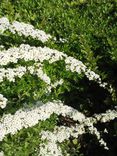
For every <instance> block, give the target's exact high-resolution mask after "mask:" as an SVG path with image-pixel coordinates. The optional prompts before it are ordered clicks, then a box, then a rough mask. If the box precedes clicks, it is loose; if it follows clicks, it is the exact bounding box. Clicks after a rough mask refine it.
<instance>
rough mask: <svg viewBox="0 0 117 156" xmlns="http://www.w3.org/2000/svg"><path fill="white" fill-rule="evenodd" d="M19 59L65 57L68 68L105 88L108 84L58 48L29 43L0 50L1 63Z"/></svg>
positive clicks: (38, 59)
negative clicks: (33, 45)
mask: <svg viewBox="0 0 117 156" xmlns="http://www.w3.org/2000/svg"><path fill="white" fill-rule="evenodd" d="M19 59H24V61H31V60H34V61H36V62H38V61H39V62H41V63H43V61H44V60H48V61H49V63H53V62H56V61H58V60H64V59H65V63H66V69H67V70H70V71H71V72H77V73H78V74H81V73H83V74H85V75H86V76H87V78H88V79H89V80H94V81H96V82H97V83H99V85H100V86H101V87H104V88H105V87H106V86H107V85H108V84H107V83H105V82H103V83H102V81H101V78H100V76H99V75H98V74H96V73H95V72H93V71H91V70H90V69H87V67H86V66H85V65H84V64H83V63H82V62H81V61H79V60H77V59H75V58H73V57H70V56H67V55H66V54H64V53H63V52H59V51H58V50H54V49H50V48H48V47H44V48H42V47H31V46H30V45H27V44H21V45H20V47H17V48H16V47H13V48H9V49H8V50H3V51H0V60H1V61H0V65H7V64H8V63H10V62H12V63H17V62H18V60H19Z"/></svg>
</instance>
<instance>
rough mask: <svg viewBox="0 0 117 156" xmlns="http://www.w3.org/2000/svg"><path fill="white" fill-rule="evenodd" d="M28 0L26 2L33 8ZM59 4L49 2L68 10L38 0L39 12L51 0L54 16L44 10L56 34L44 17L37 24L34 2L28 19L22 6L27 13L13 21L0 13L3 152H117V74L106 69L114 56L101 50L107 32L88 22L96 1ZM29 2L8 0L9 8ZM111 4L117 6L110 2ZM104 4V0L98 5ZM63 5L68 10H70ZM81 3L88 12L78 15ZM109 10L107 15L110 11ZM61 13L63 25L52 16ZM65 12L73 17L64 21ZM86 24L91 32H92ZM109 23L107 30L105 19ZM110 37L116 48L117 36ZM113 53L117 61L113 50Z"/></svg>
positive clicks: (47, 155)
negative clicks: (115, 39)
mask: <svg viewBox="0 0 117 156" xmlns="http://www.w3.org/2000/svg"><path fill="white" fill-rule="evenodd" d="M29 2H31V1H27V2H25V5H26V8H27V7H28V6H30V5H29V4H28V3H29ZM57 2H58V4H57ZM57 2H51V1H50V4H51V3H52V4H53V6H54V5H55V6H56V4H57V5H58V6H59V7H60V8H61V10H59V9H58V8H56V9H55V10H54V8H53V9H49V7H50V6H49V3H48V2H46V1H45V2H44V1H43V0H42V2H40V3H38V2H34V3H32V6H33V8H36V7H37V6H38V7H40V10H41V4H42V6H43V8H46V4H47V8H48V9H49V10H48V11H46V12H47V13H48V15H46V14H45V11H44V10H43V8H42V10H41V11H42V12H43V14H44V16H45V17H44V18H45V19H47V16H48V19H47V21H48V23H50V22H49V21H51V23H50V26H47V30H46V32H50V34H51V35H50V34H48V33H45V31H42V30H39V29H38V28H39V27H40V28H43V26H44V25H45V23H44V24H43V21H41V22H42V26H41V25H38V22H39V19H36V18H41V16H40V17H39V16H38V15H37V14H35V12H33V14H32V10H31V8H30V9H29V8H28V14H31V15H32V16H30V18H24V17H25V14H22V11H23V10H22V9H23V6H22V7H21V10H20V12H19V13H21V14H22V16H21V15H20V16H21V19H20V18H19V17H18V18H13V19H20V20H15V21H14V20H13V19H12V18H10V17H11V16H9V15H8V16H7V17H9V18H7V17H1V18H0V36H1V38H0V44H1V45H0V155H8V156H12V155H17V156H20V155H25V156H28V155H32V156H37V155H39V156H62V155H65V156H66V155H69V156H74V155H79V156H82V155H86V156H89V155H90V156H92V155H94V156H95V155H96V156H97V155H99V154H100V155H101V154H105V155H108V154H109V153H110V152H113V148H114V150H115V147H116V145H115V147H114V145H113V144H114V143H113V144H111V143H110V142H109V140H108V138H111V139H113V140H114V139H115V140H116V138H117V134H116V127H117V125H116V121H117V111H116V102H117V98H116V91H117V90H116V87H115V82H116V80H111V79H110V77H109V74H108V72H104V71H103V65H104V63H103V59H104V58H105V62H106V59H107V56H104V55H105V50H104V54H102V55H101V54H97V53H98V52H97V49H98V50H99V47H100V46H98V45H97V44H96V43H95V42H97V40H98V39H99V38H98V35H99V36H101V31H100V29H98V28H97V32H95V31H94V26H92V24H91V23H88V22H89V19H88V18H89V14H92V12H89V10H90V8H91V7H92V10H93V7H94V6H95V2H92V3H93V6H91V5H90V2H86V1H76V2H75V1H73V2H72V1H68V2H64V4H63V2H62V1H61V0H57ZM11 3H12V4H11ZM23 3H24V2H23V0H22V2H17V1H16V2H10V1H9V2H8V4H9V9H10V7H12V6H14V8H15V7H17V6H18V5H19V4H21V5H22V4H23ZM16 4H17V5H16ZM35 4H36V6H35ZM1 6H2V7H3V8H4V7H6V3H5V2H2V3H1ZM1 6H0V9H2V7H1ZM107 6H108V7H109V8H110V9H112V8H113V5H111V4H110V2H108V3H107V4H106V7H107ZM14 8H12V9H11V10H14ZM66 8H67V10H66ZM84 8H85V9H86V12H85V11H84V10H85V9H84ZM102 8H103V4H102V5H100V8H99V10H101V9H102ZM9 9H8V10H9ZM15 9H16V8H15ZM62 9H63V10H64V9H65V10H66V13H65V14H62V13H64V12H62V11H63V10H62ZM80 9H81V10H82V11H83V13H82V15H83V17H82V16H80V15H78V16H79V18H78V19H77V18H74V15H75V14H76V11H77V12H79V13H81V11H80ZM88 9H89V10H88ZM52 10H53V11H52ZM92 10H91V11H92ZM107 10H108V9H107ZM41 11H40V12H41ZM59 11H60V13H58V12H59ZM8 12H9V11H8ZM104 12H105V14H106V9H104ZM54 13H55V14H54ZM74 13H75V14H74ZM0 14H1V13H0ZM9 14H10V12H9ZM50 15H53V16H52V18H51V17H50ZM17 16H19V15H17ZM59 16H60V17H59ZM54 17H57V18H55V21H56V22H58V25H57V27H58V28H56V29H55V27H56V23H55V22H54V21H53V22H52V20H53V19H54ZM63 17H64V19H65V22H67V21H68V20H66V19H70V21H68V23H63V21H62V19H63ZM71 17H73V20H72V18H71ZM86 17H88V18H86ZM94 17H95V14H94V15H93V18H94ZM23 18H24V20H23ZM33 18H34V19H33ZM87 19H88V20H87ZM59 20H60V22H59ZM75 20H76V22H75ZM20 21H28V22H26V23H25V22H20ZM34 21H37V23H35V22H34ZM97 21H98V20H97ZM69 22H70V23H69ZM77 22H78V26H79V28H78V29H77V26H76V23H77ZM80 22H81V23H80ZM83 22H86V23H85V25H88V27H90V28H91V30H90V28H87V30H86V29H85V26H83ZM98 22H99V21H98ZM29 23H32V24H34V25H36V27H34V26H33V25H32V24H29ZM52 24H53V25H52ZM59 24H60V25H59ZM104 24H106V23H104ZM47 25H48V24H47ZM62 25H63V29H61V28H62ZM94 25H96V23H95V22H94ZM59 26H60V27H59ZM67 26H68V28H67ZM71 28H72V29H73V30H72V31H73V32H70V31H71ZM105 28H106V30H108V28H107V26H106V25H105ZM78 30H80V32H79V36H77V35H78V34H77V33H78V32H77V31H78ZM84 30H86V34H85V33H84ZM57 31H58V32H57ZM65 31H66V32H65ZM88 31H89V32H90V33H89V34H88ZM68 32H69V33H68ZM92 33H93V35H94V36H95V37H94V36H93V35H92ZM69 34H71V36H69ZM102 38H103V37H102ZM105 38H107V34H106V36H105ZM77 40H78V41H77ZM90 40H91V41H90ZM107 40H108V42H109V44H110V46H111V39H110V40H109V38H107ZM104 41H105V39H104ZM112 43H113V42H112ZM93 44H94V45H95V46H94V47H93V46H92V45H93ZM99 44H100V45H101V44H102V42H99ZM105 44H106V43H105ZM102 46H105V45H102ZM106 46H107V44H106ZM106 46H105V49H106ZM113 47H114V45H113ZM102 49H103V48H102ZM77 51H78V52H79V54H77ZM93 51H94V52H95V53H96V54H94V53H93ZM100 51H101V50H100ZM107 51H108V50H107ZM101 59H102V60H101ZM110 59H111V61H113V62H114V61H115V60H116V57H115V56H114V50H113V51H112V53H111V54H110ZM101 61H102V62H101ZM101 63H102V64H101ZM109 68H110V67H109ZM40 101H41V102H40ZM85 136H86V137H87V138H88V143H87V139H86V138H85V140H84V141H83V138H84V137H85ZM115 143H116V141H115ZM90 148H91V151H94V150H93V148H95V151H97V153H96V152H95V154H94V153H93V154H92V153H91V152H90Z"/></svg>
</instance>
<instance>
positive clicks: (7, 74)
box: [0, 63, 64, 92]
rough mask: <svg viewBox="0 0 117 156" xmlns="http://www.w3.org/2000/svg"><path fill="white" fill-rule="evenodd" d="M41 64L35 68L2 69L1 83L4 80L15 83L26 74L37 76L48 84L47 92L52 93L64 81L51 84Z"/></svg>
mask: <svg viewBox="0 0 117 156" xmlns="http://www.w3.org/2000/svg"><path fill="white" fill-rule="evenodd" d="M42 67H43V66H42V64H41V63H35V64H34V65H33V66H28V67H26V66H25V67H24V66H19V67H17V68H7V69H5V68H0V82H3V81H4V79H7V80H8V81H10V82H15V79H16V78H17V77H18V78H22V76H24V75H25V74H26V73H30V74H31V75H37V76H38V77H39V78H40V79H41V80H42V81H44V82H45V83H46V84H47V90H46V91H47V92H48V91H49V92H51V89H52V88H56V87H57V86H58V85H62V84H63V82H64V81H63V79H60V80H59V81H56V82H55V83H52V82H51V79H50V77H49V76H48V75H47V74H46V73H45V72H44V71H43V68H42Z"/></svg>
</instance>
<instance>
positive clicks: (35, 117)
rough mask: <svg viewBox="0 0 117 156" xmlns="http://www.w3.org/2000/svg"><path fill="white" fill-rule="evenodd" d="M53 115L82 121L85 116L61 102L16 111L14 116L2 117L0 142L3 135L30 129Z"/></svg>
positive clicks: (0, 121)
mask: <svg viewBox="0 0 117 156" xmlns="http://www.w3.org/2000/svg"><path fill="white" fill-rule="evenodd" d="M53 113H56V114H58V115H60V114H62V115H63V116H70V117H71V118H73V119H74V120H75V119H76V118H77V120H78V121H80V122H81V121H82V120H84V118H85V116H84V115H83V114H82V113H80V112H78V111H76V110H75V109H73V108H72V107H68V106H64V105H63V104H62V103H61V102H48V103H46V104H44V105H42V106H40V107H34V108H32V109H31V110H22V109H20V110H18V111H16V113H15V114H14V115H11V114H6V115H3V116H2V118H1V120H0V140H1V141H2V139H3V138H4V137H5V135H7V134H9V133H11V134H15V133H16V132H17V131H18V130H21V129H22V128H27V127H32V126H34V125H36V124H37V123H38V122H39V121H41V120H46V119H48V118H49V117H50V116H51V115H52V114H53Z"/></svg>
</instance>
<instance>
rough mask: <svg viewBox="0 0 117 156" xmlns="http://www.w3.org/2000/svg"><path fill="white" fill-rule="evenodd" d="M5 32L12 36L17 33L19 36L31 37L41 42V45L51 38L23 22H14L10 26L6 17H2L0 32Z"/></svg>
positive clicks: (0, 19)
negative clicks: (10, 33)
mask: <svg viewBox="0 0 117 156" xmlns="http://www.w3.org/2000/svg"><path fill="white" fill-rule="evenodd" d="M5 30H9V31H11V32H12V33H13V34H15V33H16V32H17V33H18V35H20V36H21V35H24V36H26V37H28V36H31V37H32V38H34V39H38V40H40V41H42V42H43V43H44V42H46V41H48V40H49V39H50V38H51V35H49V34H46V33H45V32H44V31H42V30H39V29H35V28H34V26H33V25H31V24H26V23H24V22H18V21H14V22H13V23H12V24H10V22H9V20H8V19H7V18H6V17H2V18H0V32H1V33H4V31H5Z"/></svg>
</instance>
